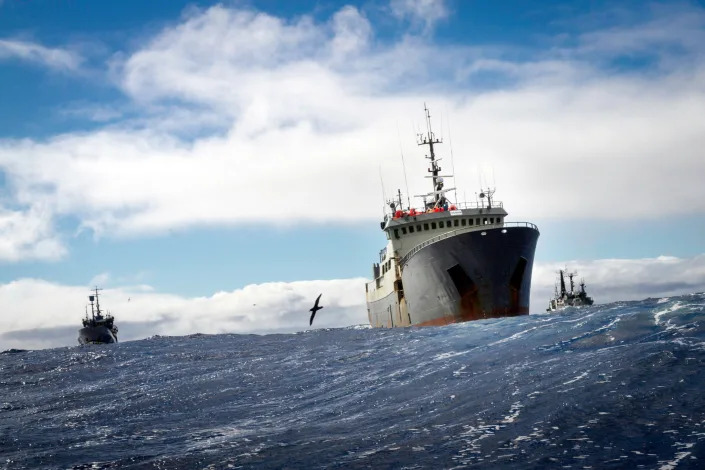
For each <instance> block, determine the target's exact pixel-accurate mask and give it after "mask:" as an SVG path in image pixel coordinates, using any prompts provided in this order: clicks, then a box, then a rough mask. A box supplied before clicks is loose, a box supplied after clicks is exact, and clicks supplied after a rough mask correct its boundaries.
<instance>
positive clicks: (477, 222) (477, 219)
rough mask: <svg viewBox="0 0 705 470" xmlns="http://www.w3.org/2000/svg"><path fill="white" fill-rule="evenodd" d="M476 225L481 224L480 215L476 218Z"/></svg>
mask: <svg viewBox="0 0 705 470" xmlns="http://www.w3.org/2000/svg"><path fill="white" fill-rule="evenodd" d="M475 225H480V218H479V217H478V218H476V219H475Z"/></svg>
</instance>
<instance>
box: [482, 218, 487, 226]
mask: <svg viewBox="0 0 705 470" xmlns="http://www.w3.org/2000/svg"><path fill="white" fill-rule="evenodd" d="M482 225H487V217H483V218H482Z"/></svg>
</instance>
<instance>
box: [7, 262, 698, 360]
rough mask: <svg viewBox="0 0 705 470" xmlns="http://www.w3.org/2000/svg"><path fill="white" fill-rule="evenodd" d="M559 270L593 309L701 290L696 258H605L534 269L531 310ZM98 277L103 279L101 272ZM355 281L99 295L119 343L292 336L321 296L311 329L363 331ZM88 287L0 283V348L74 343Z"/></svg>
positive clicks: (140, 289)
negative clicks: (575, 280) (572, 274)
mask: <svg viewBox="0 0 705 470" xmlns="http://www.w3.org/2000/svg"><path fill="white" fill-rule="evenodd" d="M565 266H568V267H569V268H570V269H571V270H577V271H578V273H579V276H580V277H584V278H585V279H586V281H587V285H588V287H587V289H588V293H589V294H590V295H591V296H593V298H594V299H595V301H596V303H598V304H603V303H609V302H614V301H618V300H640V299H644V298H646V297H661V296H672V295H678V294H686V293H692V292H703V291H705V254H703V255H700V256H696V257H693V258H673V257H659V258H650V259H634V260H625V259H606V260H596V261H567V262H565V263H552V264H538V265H536V266H535V267H534V273H533V278H532V294H531V298H532V305H531V313H542V312H543V311H544V310H545V307H546V305H547V304H548V299H549V297H550V296H551V295H552V294H553V285H554V282H555V279H556V270H557V269H559V268H562V267H565ZM102 276H104V277H105V276H106V275H105V274H102ZM364 282H365V280H364V279H359V278H357V279H338V280H329V281H298V282H292V283H282V282H277V283H266V284H257V285H249V286H246V287H244V288H242V289H237V290H234V291H231V292H218V293H216V294H214V295H212V296H210V297H193V298H186V297H182V296H178V295H173V294H163V293H159V292H155V291H153V290H152V289H151V288H149V287H148V286H131V287H119V288H117V287H116V288H111V289H106V290H105V291H104V293H103V295H102V297H101V305H102V306H103V308H106V309H107V310H109V311H111V312H112V313H113V314H114V315H115V317H116V324H117V325H118V327H119V328H120V333H119V339H120V340H121V341H129V340H135V339H142V338H147V337H150V336H153V335H157V334H158V335H188V334H193V333H210V334H218V333H240V334H243V333H257V334H267V333H294V332H298V331H304V330H307V329H309V324H308V321H309V312H308V309H309V308H311V306H312V305H313V301H314V300H315V298H316V297H317V296H318V294H319V293H323V296H322V298H321V305H323V306H324V309H323V310H321V311H320V312H319V313H318V314H317V315H316V318H315V320H314V323H313V326H312V327H311V328H339V327H346V326H352V325H362V324H365V325H366V324H368V318H367V309H366V306H365V294H364V292H365V287H364ZM87 295H88V288H87V287H82V286H64V285H58V284H54V283H50V282H46V281H43V280H38V279H22V280H18V281H14V282H11V283H8V284H3V285H0V305H2V312H1V313H0V350H5V349H8V348H19V349H32V348H48V347H61V346H75V345H77V344H78V343H77V341H78V340H77V338H78V328H79V326H80V320H81V318H82V317H83V313H84V308H85V299H86V297H87Z"/></svg>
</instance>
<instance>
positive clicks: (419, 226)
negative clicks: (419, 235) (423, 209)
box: [416, 224, 421, 232]
mask: <svg viewBox="0 0 705 470" xmlns="http://www.w3.org/2000/svg"><path fill="white" fill-rule="evenodd" d="M416 231H417V232H420V231H421V224H419V225H417V226H416Z"/></svg>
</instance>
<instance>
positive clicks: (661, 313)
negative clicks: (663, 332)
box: [654, 302, 681, 325]
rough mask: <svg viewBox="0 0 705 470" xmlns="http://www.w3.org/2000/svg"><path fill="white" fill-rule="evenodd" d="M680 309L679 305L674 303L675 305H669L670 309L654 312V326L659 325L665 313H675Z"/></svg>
mask: <svg viewBox="0 0 705 470" xmlns="http://www.w3.org/2000/svg"><path fill="white" fill-rule="evenodd" d="M679 308H681V303H680V302H676V303H675V304H673V305H671V306H670V307H668V308H666V309H664V310H658V311H656V312H654V324H655V325H661V317H662V316H664V315H665V314H667V313H672V312H675V311H676V310H678V309H679Z"/></svg>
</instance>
